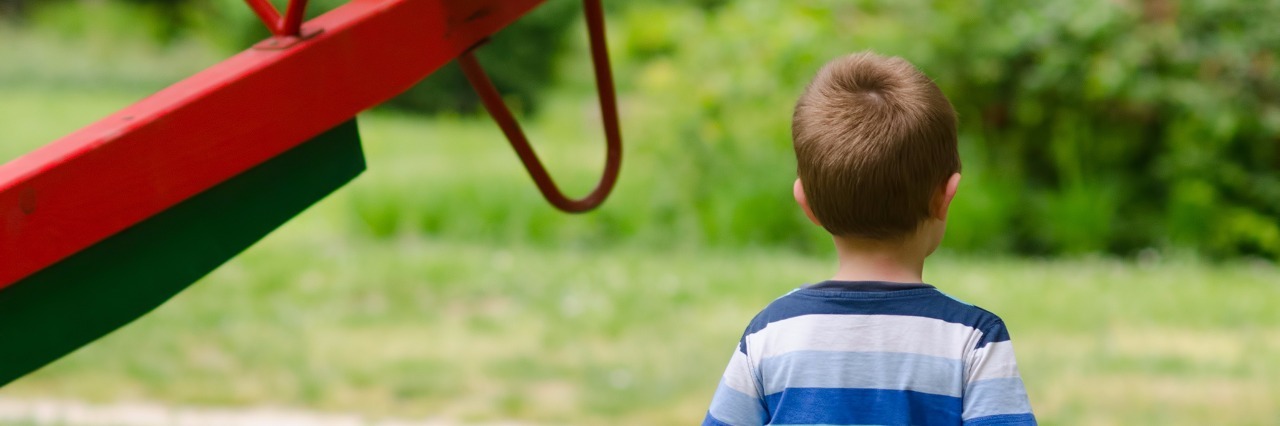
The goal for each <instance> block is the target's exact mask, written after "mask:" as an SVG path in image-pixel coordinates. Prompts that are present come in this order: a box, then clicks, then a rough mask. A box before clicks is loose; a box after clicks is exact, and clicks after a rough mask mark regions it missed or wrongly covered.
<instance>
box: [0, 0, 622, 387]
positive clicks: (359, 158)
mask: <svg viewBox="0 0 1280 426" xmlns="http://www.w3.org/2000/svg"><path fill="white" fill-rule="evenodd" d="M245 2H246V3H247V4H248V5H249V6H250V8H252V9H253V11H254V13H255V14H256V15H257V16H258V17H259V18H261V20H262V21H263V23H265V24H266V26H267V27H268V28H269V29H270V30H271V32H272V34H273V36H272V37H271V38H269V39H267V40H265V41H263V42H261V43H258V44H257V45H255V46H253V47H252V48H250V49H248V50H245V51H244V52H241V53H239V54H237V55H235V56H232V57H231V58H229V59H227V60H225V61H223V62H221V63H219V64H217V65H214V66H212V67H210V68H208V69H206V70H204V71H202V72H200V73H198V74H196V75H194V76H191V77H189V78H187V79H185V80H183V81H181V82H178V83H176V84H174V85H172V86H170V87H168V88H165V89H164V90H161V91H160V92H157V93H156V94H154V95H152V96H150V97H148V98H146V99H143V100H142V101H140V102H138V103H136V104H134V105H131V106H129V107H127V108H124V109H122V110H120V111H118V112H116V113H114V114H112V115H110V116H108V117H106V118H104V119H102V120H99V121H98V122H96V123H93V124H91V125H89V126H87V127H85V128H83V129H80V130H78V131H76V132H74V133H72V134H70V135H68V136H66V137H63V138H62V139H59V140H57V141H54V142H53V143H50V144H48V145H45V146H44V147H41V148H39V149H37V150H35V151H32V152H30V153H28V154H26V155H23V156H22V157H19V158H17V159H15V160H13V161H10V162H9V163H6V164H4V165H0V385H4V384H6V383H9V382H11V381H13V380H15V379H17V378H19V377H22V376H23V375H25V374H27V373H30V372H31V371H34V370H36V369H38V368H40V367H42V366H44V365H46V364H48V363H50V362H53V361H54V360H56V359H58V358H59V357H62V356H63V355H66V354H68V353H70V352H71V351H74V350H75V349H77V348H79V347H81V346H83V345H86V344H88V343H90V342H92V341H93V340H95V339H97V338H99V337H101V336H103V335H106V334H107V333H110V332H111V331H113V330H115V329H117V328H119V327H121V326H123V325H125V324H127V323H129V322H130V321H132V320H134V319H136V318H138V317H140V316H142V315H144V314H146V313H147V312H149V311H151V310H152V309H154V308H155V307H157V306H159V305H160V304H162V303H164V302H165V301H166V300H168V299H169V298H171V297H173V296H174V295H175V294H177V293H178V292H180V291H182V289H184V288H186V287H187V286H189V285H190V284H191V283H193V282H195V281H196V280H198V279H199V278H200V277H202V276H204V275H205V274H207V273H209V272H210V271H212V270H213V269H215V268H217V267H218V266H219V265H221V264H222V263H224V262H226V261H227V260H229V259H231V258H232V257H234V256H235V255H236V254H238V253H240V252H241V251H243V250H244V249H246V248H248V247H249V246H250V245H252V244H253V243H255V242H256V241H258V240H259V239H261V238H262V237H264V236H266V235H267V234H268V233H270V232H271V231H272V230H274V229H275V228H277V227H279V226H280V225H282V224H283V223H284V222H286V221H288V220H289V219H290V218H292V217H294V216H295V215H297V214H299V213H301V212H302V211H303V210H305V209H306V208H307V207H308V206H310V205H312V204H313V203H315V202H316V201H319V200H320V199H322V198H324V197H325V196H326V195H328V194H329V193H332V192H333V191H335V190H337V189H338V188H340V187H342V186H343V185H344V184H346V183H347V182H348V181H350V180H351V179H353V178H355V177H356V176H357V175H359V174H360V173H361V172H362V171H363V170H364V168H365V163H364V156H363V153H362V151H361V148H360V136H359V133H358V132H357V127H356V121H355V116H356V114H357V113H359V112H361V111H363V110H365V109H368V108H370V107H373V106H375V105H377V104H379V103H382V102H384V101H386V100H388V99H390V98H391V97H393V96H395V95H397V94H399V93H401V92H403V91H405V90H407V89H409V87H410V86H412V85H413V84H414V83H416V82H418V81H419V80H421V79H422V78H424V77H426V76H427V75H428V74H431V73H432V72H434V71H435V70H437V69H439V68H440V67H441V66H443V65H445V64H446V63H447V62H448V61H450V60H454V59H456V60H457V61H458V62H459V64H460V65H461V66H462V69H463V71H464V73H465V74H466V75H467V79H468V81H470V82H471V84H472V86H473V87H474V88H475V89H476V91H477V93H478V94H479V95H480V98H481V101H482V102H483V104H484V105H485V108H486V109H487V110H488V111H489V113H490V115H492V116H493V117H494V119H495V120H496V121H497V122H498V125H499V126H500V127H501V128H502V131H503V133H504V134H505V135H506V136H507V138H508V140H510V142H511V144H512V147H513V148H515V150H516V152H517V153H518V154H519V156H520V159H521V161H522V162H523V163H524V165H525V168H526V169H527V170H528V171H529V174H530V176H531V177H532V178H533V179H534V181H535V183H536V184H537V187H538V189H539V190H540V191H541V192H542V194H543V196H544V197H545V198H546V199H547V200H548V201H549V202H550V203H551V204H553V205H554V206H556V207H557V208H559V209H561V210H564V211H568V212H582V211H587V210H590V209H592V208H594V207H596V206H597V205H599V204H600V203H601V202H603V201H604V199H605V198H606V197H607V196H608V194H609V192H610V191H611V190H612V188H613V185H614V183H615V182H616V180H617V177H618V168H619V163H620V161H621V136H620V131H619V129H618V120H617V109H616V102H615V98H614V88H613V82H612V77H611V71H610V69H609V61H608V53H607V50H606V47H605V44H604V17H603V11H602V10H601V6H600V0H584V1H583V4H584V6H585V7H584V9H585V11H586V17H587V30H588V33H589V35H590V41H591V53H592V60H593V64H594V66H595V74H596V85H597V89H598V92H599V97H600V108H601V112H602V116H603V121H604V123H603V124H604V131H605V140H606V145H607V149H606V155H605V159H606V161H605V170H604V173H603V177H602V178H601V180H600V183H599V184H598V185H597V186H596V187H595V189H594V190H592V192H591V193H590V194H588V195H587V196H586V197H584V198H581V199H570V198H568V197H566V196H565V195H564V194H563V193H561V192H560V190H559V189H558V188H557V187H556V185H555V183H554V182H553V181H552V180H551V178H550V176H549V175H548V174H547V172H546V170H545V169H544V168H543V167H542V165H541V163H540V162H539V161H538V159H537V157H536V155H535V154H534V152H533V149H532V147H530V145H529V142H528V141H527V140H526V138H525V136H524V134H523V132H522V131H521V130H520V127H519V125H518V124H517V123H516V121H515V119H514V117H513V116H512V114H511V113H510V111H508V110H507V108H506V106H505V105H504V104H503V102H502V98H501V95H500V94H499V93H498V91H497V89H495V88H494V86H493V84H492V83H491V82H490V81H489V79H488V77H486V75H485V73H484V70H483V68H481V66H480V64H479V62H477V61H476V59H475V57H474V56H473V55H472V50H473V49H474V48H475V47H476V46H478V45H480V44H481V43H483V42H484V40H486V39H487V38H488V37H489V36H490V35H492V34H494V33H496V32H498V31H499V30H501V29H502V28H504V27H506V26H507V25H509V24H511V23H512V22H514V21H516V20H517V19H519V18H520V17H521V16H523V15H524V14H526V13H528V12H529V11H531V10H533V9H534V8H535V7H537V6H538V5H539V4H541V3H542V0H353V1H351V2H349V3H347V4H345V5H343V6H341V7H339V8H337V9H334V10H332V11H330V12H328V13H326V14H324V15H322V16H319V17H317V18H315V19H312V20H310V21H308V22H305V23H304V22H302V16H303V12H304V10H305V8H306V3H307V1H306V0H290V1H289V3H288V7H287V9H285V13H284V14H283V15H282V14H280V13H279V12H278V11H277V9H276V8H275V7H274V6H272V5H271V4H270V3H269V2H268V0H245Z"/></svg>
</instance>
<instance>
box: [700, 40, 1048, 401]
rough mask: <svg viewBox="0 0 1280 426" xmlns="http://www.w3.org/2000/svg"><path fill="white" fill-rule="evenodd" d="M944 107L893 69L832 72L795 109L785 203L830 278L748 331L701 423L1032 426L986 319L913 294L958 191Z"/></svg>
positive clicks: (919, 76) (870, 63)
mask: <svg viewBox="0 0 1280 426" xmlns="http://www.w3.org/2000/svg"><path fill="white" fill-rule="evenodd" d="M956 135H957V130H956V115H955V110H954V109H953V108H952V107H951V103H950V101H948V100H947V98H946V96H944V95H943V94H942V91H941V90H939V89H938V87H937V86H936V85H934V83H933V81H932V80H930V79H929V78H928V77H927V76H925V75H924V74H923V73H921V72H920V71H919V70H917V69H915V67H913V66H912V65H911V64H910V63H908V62H907V61H905V60H902V59H900V58H886V57H882V56H878V55H875V54H871V53H860V54H855V55H850V56H847V57H843V58H837V59H836V60H833V61H831V62H830V63H828V64H827V65H826V66H824V67H823V68H822V70H820V71H819V72H818V75H817V76H816V77H815V78H814V80H813V82H811V83H810V84H809V86H808V87H806V88H805V92H804V94H803V95H801V97H800V100H799V101H798V102H797V103H796V109H795V114H794V115H793V117H792V139H793V143H794V146H795V153H796V174H797V176H798V177H797V179H796V181H795V183H794V184H793V186H792V193H793V195H794V197H795V199H796V203H797V204H799V206H800V207H801V209H802V210H803V211H804V213H805V214H806V216H808V218H809V220H811V221H813V223H814V224H816V225H819V226H821V227H823V228H824V229H825V230H826V231H827V232H828V233H830V234H831V237H832V241H833V242H834V243H835V247H836V254H837V258H838V260H839V263H838V270H837V271H836V273H835V275H834V276H832V278H831V279H830V280H828V281H823V282H821V283H818V284H814V285H811V286H807V287H804V288H800V289H797V290H794V291H792V292H791V293H788V294H787V295H785V296H783V297H781V298H778V299H777V300H775V301H774V302H773V303H771V304H770V305H769V306H768V307H766V308H765V309H764V310H763V311H762V312H760V314H759V315H757V316H756V317H755V319H753V320H752V321H751V323H750V325H748V326H747V329H746V332H744V333H743V335H742V339H741V340H740V341H739V343H738V347H737V350H735V351H734V353H733V356H732V358H731V359H730V361H729V367H728V368H727V369H726V370H725V374H724V378H723V379H722V380H721V382H720V385H719V387H718V388H717V389H716V393H715V396H714V397H713V399H712V402H711V407H710V409H709V410H708V412H707V416H706V418H705V420H704V421H703V424H704V425H764V424H775V425H781V424H788V425H799V424H808V425H819V424H821V425H865V424H893V425H907V424H910V425H959V424H966V425H993V424H1000V425H1034V424H1035V422H1036V421H1035V417H1034V416H1033V415H1032V413H1031V405H1030V403H1029V402H1028V399H1027V395H1026V391H1025V390H1024V388H1023V384H1022V379H1021V378H1020V377H1019V375H1018V368H1017V363H1016V362H1015V361H1014V356H1013V347H1012V345H1011V343H1010V342H1009V333H1008V331H1007V330H1006V329H1005V325H1004V322H1003V321H1001V319H1000V318H999V317H997V316H996V315H995V314H992V313H990V312H987V311H985V310H982V309H980V308H977V307H975V306H972V305H968V304H965V303H963V302H959V301H957V300H955V299H952V298H950V297H948V296H947V295H945V294H942V293H941V292H939V291H938V290H937V289H935V288H933V287H932V286H930V285H927V284H923V278H922V276H923V270H924V263H925V258H926V257H928V256H929V255H930V254H931V253H933V251H934V250H935V249H936V248H937V247H938V245H939V244H940V243H941V242H942V235H943V234H944V232H945V230H946V218H947V210H948V208H949V206H950V204H951V200H952V199H953V197H954V196H955V194H956V188H957V187H958V186H959V183H960V155H959V152H958V150H957V137H956Z"/></svg>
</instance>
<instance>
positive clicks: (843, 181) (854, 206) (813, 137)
mask: <svg viewBox="0 0 1280 426" xmlns="http://www.w3.org/2000/svg"><path fill="white" fill-rule="evenodd" d="M791 136H792V139H793V141H794V143H795V151H796V163H797V173H798V174H799V177H800V181H801V182H802V183H803V185H804V193H805V197H806V198H808V201H809V206H810V208H811V209H812V210H813V214H814V216H816V217H817V218H818V222H820V223H822V226H823V227H824V228H826V229H827V231H828V232H830V233H831V234H832V235H838V236H856V237H863V238H870V239H876V240H888V239H895V238H899V237H903V236H905V235H908V234H910V233H912V232H915V230H916V228H917V227H919V225H920V222H922V221H923V220H924V219H926V218H928V217H929V201H930V199H931V197H932V195H933V193H934V191H935V190H936V189H937V188H938V187H939V185H941V184H942V183H943V182H945V181H946V180H947V178H948V177H949V176H951V174H952V173H956V172H959V171H960V155H959V153H958V152H957V150H956V113H955V109H953V108H952V107H951V103H950V102H948V101H947V97H946V96H945V95H943V94H942V91H941V90H939V89H938V86H937V85H935V84H934V83H933V81H932V80H930V79H929V77H926V76H925V75H924V74H923V73H921V72H920V71H919V70H917V69H916V68H915V67H914V66H912V65H911V63H909V62H907V61H906V60H904V59H902V58H897V57H891V58H886V57H883V56H879V55H876V54H874V53H870V52H862V53H857V54H853V55H849V56H845V57H841V58H837V59H835V60H833V61H831V62H829V63H827V64H826V65H825V66H823V67H822V69H821V70H820V71H818V75H817V77H814V79H813V81H812V82H811V83H809V86H808V87H806V88H805V91H804V94H803V95H801V96H800V100H799V102H797V103H796V110H795V114H794V116H793V117H792V121H791Z"/></svg>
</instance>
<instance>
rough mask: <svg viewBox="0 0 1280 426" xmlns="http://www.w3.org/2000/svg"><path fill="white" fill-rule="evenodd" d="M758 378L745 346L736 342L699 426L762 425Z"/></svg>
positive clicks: (761, 401)
mask: <svg viewBox="0 0 1280 426" xmlns="http://www.w3.org/2000/svg"><path fill="white" fill-rule="evenodd" d="M761 389H762V387H761V386H760V379H759V378H758V377H757V376H756V374H755V368H754V367H753V366H752V365H751V360H750V358H749V357H748V356H747V353H746V345H745V344H742V343H739V345H738V347H736V348H734V351H733V356H732V357H730V358H729V366H728V367H726V368H725V370H724V376H723V377H721V378H720V385H719V386H716V393H715V396H713V397H711V408H709V409H707V416H706V418H704V419H703V420H702V425H703V426H744V425H763V424H765V422H766V411H765V401H764V397H763V396H762V395H761V394H760V390H761Z"/></svg>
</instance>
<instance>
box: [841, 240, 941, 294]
mask: <svg viewBox="0 0 1280 426" xmlns="http://www.w3.org/2000/svg"><path fill="white" fill-rule="evenodd" d="M834 240H835V244H836V254H837V256H838V258H839V262H840V265H839V269H838V270H837V271H836V275H835V276H833V277H831V279H832V280H837V281H886V282H899V283H919V282H924V279H923V272H924V259H925V257H927V256H929V254H930V253H932V252H933V247H931V246H930V245H929V244H924V241H921V239H920V238H904V239H902V240H900V241H891V242H887V241H876V240H867V239H863V238H854V237H834Z"/></svg>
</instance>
